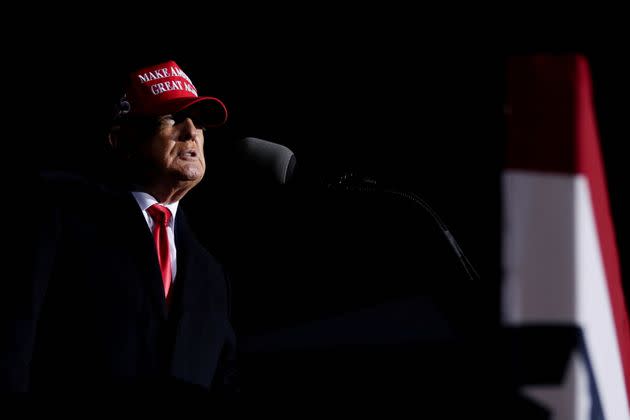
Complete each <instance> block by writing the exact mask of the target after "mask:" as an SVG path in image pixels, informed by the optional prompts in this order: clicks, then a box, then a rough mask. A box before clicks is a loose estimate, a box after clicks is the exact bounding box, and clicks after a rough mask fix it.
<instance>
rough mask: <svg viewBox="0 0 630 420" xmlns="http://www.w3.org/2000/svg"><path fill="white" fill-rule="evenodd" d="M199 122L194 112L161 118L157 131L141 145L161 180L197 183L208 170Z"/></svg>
mask: <svg viewBox="0 0 630 420" xmlns="http://www.w3.org/2000/svg"><path fill="white" fill-rule="evenodd" d="M196 121H198V119H197V118H196V117H195V115H194V113H186V114H181V115H177V114H175V115H164V116H162V117H160V118H159V121H158V126H157V129H156V131H155V133H154V134H153V136H152V137H151V138H150V139H149V141H148V142H146V143H145V144H144V145H143V146H142V147H141V151H142V155H143V156H144V158H145V159H146V160H148V161H149V163H150V166H151V168H152V169H151V173H152V174H154V175H156V178H157V180H158V181H159V180H160V179H164V180H168V181H172V180H175V181H190V182H192V183H193V185H196V184H197V183H198V182H199V181H201V179H202V178H203V175H204V173H205V170H206V161H205V157H204V154H203V142H204V129H203V127H202V126H201V125H200V124H199V123H196ZM154 171H155V172H154Z"/></svg>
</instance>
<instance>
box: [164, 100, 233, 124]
mask: <svg viewBox="0 0 630 420" xmlns="http://www.w3.org/2000/svg"><path fill="white" fill-rule="evenodd" d="M161 105H162V106H160V109H156V110H154V111H155V112H156V113H157V114H160V115H165V114H174V113H177V112H181V111H184V110H186V109H190V108H192V107H194V108H195V109H197V110H199V111H200V113H201V118H202V120H203V124H204V125H205V126H206V127H219V126H221V125H223V124H225V122H226V121H227V117H228V112H227V108H226V107H225V105H224V104H223V102H221V101H220V100H219V99H217V98H213V97H211V96H200V97H195V98H177V99H173V100H170V101H168V102H165V103H163V104H161Z"/></svg>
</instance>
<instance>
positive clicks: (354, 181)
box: [328, 173, 479, 282]
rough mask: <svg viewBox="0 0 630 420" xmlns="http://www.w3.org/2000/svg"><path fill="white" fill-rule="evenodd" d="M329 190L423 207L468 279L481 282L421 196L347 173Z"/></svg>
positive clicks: (459, 248)
mask: <svg viewBox="0 0 630 420" xmlns="http://www.w3.org/2000/svg"><path fill="white" fill-rule="evenodd" d="M328 188H331V189H342V190H345V191H355V192H367V193H378V192H382V193H386V194H390V195H394V196H397V197H401V198H404V199H406V200H409V201H411V202H413V203H415V204H417V205H419V206H420V207H422V208H423V209H424V210H425V211H426V212H427V213H429V215H430V216H431V217H432V218H433V220H434V221H435V222H436V223H437V225H438V227H439V228H440V230H441V231H442V234H444V236H445V237H446V239H447V241H448V243H449V245H450V246H451V248H452V249H453V252H454V253H455V255H456V256H457V259H458V260H459V262H460V263H461V265H462V267H463V268H464V271H465V272H466V274H467V275H468V278H469V279H470V280H471V281H473V282H477V281H479V274H478V273H477V270H475V268H474V267H473V265H472V263H471V262H470V261H469V260H468V258H467V257H466V255H465V254H464V251H462V248H461V247H460V246H459V244H458V243H457V241H456V240H455V237H454V236H453V234H451V231H450V230H449V228H448V227H447V226H446V224H445V223H444V222H443V221H442V219H441V218H440V216H438V214H437V213H436V212H435V210H433V208H431V206H430V205H429V204H428V203H427V202H426V201H425V200H423V199H422V198H421V197H420V196H418V195H417V194H415V193H412V192H409V191H400V190H396V189H393V188H381V187H379V186H378V185H377V182H376V180H375V179H374V178H371V177H361V176H358V175H356V174H354V173H346V174H343V175H342V176H340V177H338V178H337V179H336V180H335V181H333V182H330V183H328Z"/></svg>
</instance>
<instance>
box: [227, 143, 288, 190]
mask: <svg viewBox="0 0 630 420" xmlns="http://www.w3.org/2000/svg"><path fill="white" fill-rule="evenodd" d="M236 148H237V152H238V154H239V156H240V157H241V158H242V159H243V161H244V162H245V163H246V164H247V165H246V169H245V170H246V171H251V170H252V169H255V170H256V172H260V173H259V174H257V175H258V176H262V177H263V178H269V177H271V178H272V179H273V181H274V182H277V183H279V184H286V183H288V182H289V181H290V180H291V179H292V177H293V172H294V170H295V164H296V160H295V154H294V153H293V152H292V151H291V149H289V148H288V147H286V146H283V145H281V144H277V143H273V142H270V141H267V140H262V139H259V138H256V137H245V138H244V139H243V140H241V141H239V142H237V144H236Z"/></svg>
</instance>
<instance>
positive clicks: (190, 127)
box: [179, 118, 197, 141]
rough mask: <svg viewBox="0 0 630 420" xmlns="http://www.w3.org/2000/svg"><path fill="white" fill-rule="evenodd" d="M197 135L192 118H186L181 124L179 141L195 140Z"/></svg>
mask: <svg viewBox="0 0 630 420" xmlns="http://www.w3.org/2000/svg"><path fill="white" fill-rule="evenodd" d="M196 134H197V127H196V126H195V123H194V122H193V120H192V119H191V118H186V119H185V120H184V121H182V122H181V130H180V132H179V140H181V141H188V140H194V139H195V136H196Z"/></svg>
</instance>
